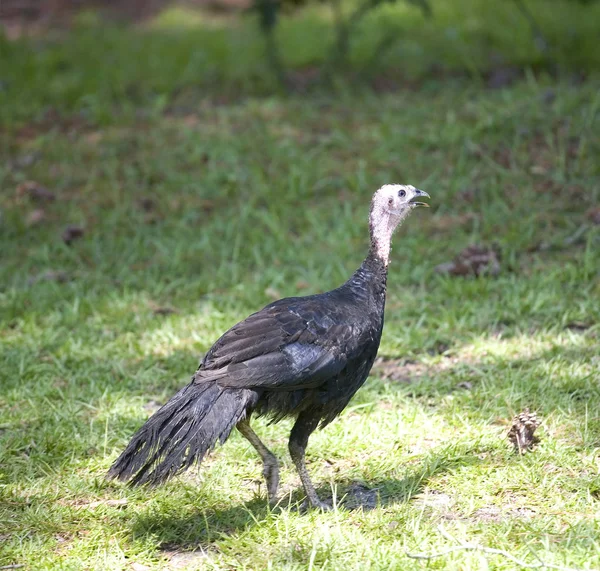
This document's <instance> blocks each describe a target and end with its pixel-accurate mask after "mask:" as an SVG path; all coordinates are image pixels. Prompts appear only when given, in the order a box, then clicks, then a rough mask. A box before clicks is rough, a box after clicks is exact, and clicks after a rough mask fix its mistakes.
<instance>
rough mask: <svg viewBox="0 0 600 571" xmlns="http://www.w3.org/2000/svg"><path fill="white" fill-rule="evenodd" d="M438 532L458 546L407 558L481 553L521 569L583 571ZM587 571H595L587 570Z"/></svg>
mask: <svg viewBox="0 0 600 571" xmlns="http://www.w3.org/2000/svg"><path fill="white" fill-rule="evenodd" d="M438 529H439V532H440V534H441V535H443V536H444V537H445V538H446V539H449V540H451V541H456V542H458V543H459V544H460V545H455V546H454V547H449V548H448V549H444V550H442V551H436V552H435V553H408V552H407V553H406V555H407V556H408V557H410V558H411V559H427V560H429V559H436V558H438V557H443V556H444V555H448V554H449V553H453V552H454V551H481V552H483V553H490V554H492V555H501V556H502V557H506V558H507V559H509V560H510V561H512V562H513V563H516V564H517V565H519V567H521V568H523V569H543V568H546V569H558V571H585V570H584V569H581V568H575V567H563V566H562V565H554V564H553V563H546V562H545V561H542V560H541V559H540V558H539V557H538V556H537V555H535V557H536V558H537V559H538V561H537V563H527V562H526V561H523V560H522V559H519V558H518V557H515V556H514V555H513V554H512V553H509V552H508V551H505V550H504V549H496V548H494V547H486V546H485V545H479V544H478V543H467V542H464V541H461V540H460V539H456V538H455V537H454V536H452V535H450V533H448V532H447V531H446V530H445V529H444V528H443V527H441V526H440V527H438ZM588 571H597V570H593V569H592V570H588Z"/></svg>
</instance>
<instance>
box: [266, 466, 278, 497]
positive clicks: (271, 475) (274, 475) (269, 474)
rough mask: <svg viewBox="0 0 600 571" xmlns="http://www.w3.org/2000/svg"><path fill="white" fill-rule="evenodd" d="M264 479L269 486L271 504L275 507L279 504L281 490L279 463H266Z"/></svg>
mask: <svg viewBox="0 0 600 571" xmlns="http://www.w3.org/2000/svg"><path fill="white" fill-rule="evenodd" d="M263 477H264V479H265V482H266V484H267V496H268V497H269V503H270V504H271V505H275V504H276V503H277V489H278V488H279V466H278V465H277V462H275V463H274V464H266V463H265V465H264V466H263Z"/></svg>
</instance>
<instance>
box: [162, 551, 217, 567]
mask: <svg viewBox="0 0 600 571" xmlns="http://www.w3.org/2000/svg"><path fill="white" fill-rule="evenodd" d="M163 554H164V555H165V557H166V558H167V559H168V561H169V567H168V568H169V569H190V568H195V569H202V568H203V567H204V561H205V560H206V558H207V557H208V553H207V552H206V551H204V550H203V549H199V550H196V551H177V550H173V551H169V550H164V551H163Z"/></svg>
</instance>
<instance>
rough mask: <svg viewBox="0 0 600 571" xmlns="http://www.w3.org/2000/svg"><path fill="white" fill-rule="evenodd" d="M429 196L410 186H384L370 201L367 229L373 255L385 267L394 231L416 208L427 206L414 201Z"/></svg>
mask: <svg viewBox="0 0 600 571" xmlns="http://www.w3.org/2000/svg"><path fill="white" fill-rule="evenodd" d="M424 196H426V197H427V198H429V195H428V194H427V193H426V192H424V191H423V190H419V189H418V188H415V187H414V186H411V185H404V184H384V185H383V186H382V187H381V188H380V189H379V190H378V191H377V192H376V193H375V194H374V195H373V200H372V201H371V215H370V217H369V229H370V231H371V244H372V247H373V248H374V251H375V254H376V255H377V256H378V257H380V258H381V259H382V260H383V261H384V263H385V264H386V265H387V263H388V262H389V253H390V246H391V242H392V235H393V233H394V230H395V229H396V228H397V227H398V226H399V225H400V223H401V222H402V221H403V220H404V219H405V218H406V217H407V216H408V215H409V214H410V213H411V212H412V211H413V210H414V209H415V208H417V207H418V206H429V205H428V204H427V203H425V202H417V201H415V200H414V199H415V198H418V197H424Z"/></svg>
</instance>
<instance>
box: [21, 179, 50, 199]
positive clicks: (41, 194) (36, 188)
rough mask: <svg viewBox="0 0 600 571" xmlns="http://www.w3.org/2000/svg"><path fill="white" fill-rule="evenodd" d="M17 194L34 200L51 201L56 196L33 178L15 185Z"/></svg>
mask: <svg viewBox="0 0 600 571" xmlns="http://www.w3.org/2000/svg"><path fill="white" fill-rule="evenodd" d="M17 196H18V197H27V198H29V199H30V200H33V201H34V202H52V201H53V200H54V199H55V198H56V195H55V194H54V193H53V192H50V191H49V190H48V189H47V188H46V187H44V186H42V185H41V184H38V183H37V182H35V181H33V180H28V181H26V182H23V183H21V184H20V185H19V186H17Z"/></svg>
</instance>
